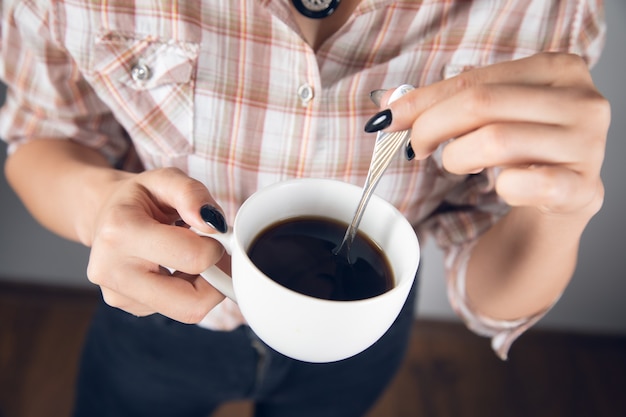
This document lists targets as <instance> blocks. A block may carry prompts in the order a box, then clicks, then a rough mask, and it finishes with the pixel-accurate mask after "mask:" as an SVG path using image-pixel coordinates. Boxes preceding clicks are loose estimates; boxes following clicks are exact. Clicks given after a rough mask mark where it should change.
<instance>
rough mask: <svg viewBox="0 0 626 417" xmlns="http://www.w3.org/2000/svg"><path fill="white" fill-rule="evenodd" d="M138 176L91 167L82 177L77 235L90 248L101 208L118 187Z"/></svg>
mask: <svg viewBox="0 0 626 417" xmlns="http://www.w3.org/2000/svg"><path fill="white" fill-rule="evenodd" d="M135 175H136V174H133V173H130V172H125V171H120V170H116V169H113V168H109V167H89V168H87V169H85V171H84V172H83V173H82V174H81V175H80V178H79V179H78V182H79V184H76V185H75V187H76V188H75V189H77V190H81V191H80V198H79V199H77V200H78V201H77V204H76V210H75V214H76V217H75V223H74V225H75V234H76V236H77V238H78V240H79V241H80V242H81V243H82V244H83V245H85V246H88V247H90V246H91V245H92V243H93V236H94V233H95V228H96V224H97V219H98V215H99V213H100V210H101V208H102V207H103V206H104V205H105V204H106V202H107V200H108V199H109V197H110V196H111V194H112V193H114V191H115V190H116V189H117V187H118V186H119V185H120V184H121V183H122V182H123V181H125V180H127V179H129V178H131V177H133V176H135Z"/></svg>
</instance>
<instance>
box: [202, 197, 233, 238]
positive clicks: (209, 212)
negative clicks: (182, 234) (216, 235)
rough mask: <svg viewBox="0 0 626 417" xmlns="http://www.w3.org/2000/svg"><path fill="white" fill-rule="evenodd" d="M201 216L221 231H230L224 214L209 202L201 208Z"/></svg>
mask: <svg viewBox="0 0 626 417" xmlns="http://www.w3.org/2000/svg"><path fill="white" fill-rule="evenodd" d="M200 217H202V220H204V222H205V223H206V224H208V225H209V226H211V227H212V228H214V229H215V230H217V231H218V232H220V233H226V232H227V231H228V224H226V219H225V218H224V215H223V214H222V213H221V212H220V211H219V210H218V209H216V208H215V207H213V206H210V205H208V204H206V205H204V206H202V207H201V208H200Z"/></svg>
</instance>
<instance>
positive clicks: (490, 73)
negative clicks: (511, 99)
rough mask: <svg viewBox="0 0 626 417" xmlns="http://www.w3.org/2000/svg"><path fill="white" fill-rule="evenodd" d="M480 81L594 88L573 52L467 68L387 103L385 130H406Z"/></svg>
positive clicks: (384, 99)
mask: <svg viewBox="0 0 626 417" xmlns="http://www.w3.org/2000/svg"><path fill="white" fill-rule="evenodd" d="M483 84H517V85H534V86H553V87H565V86H575V85H578V86H584V87H586V88H589V89H595V88H594V87H593V80H592V78H591V75H590V73H589V68H588V66H587V64H586V63H585V61H584V60H583V59H582V58H581V57H579V56H577V55H573V54H554V53H542V54H537V55H534V56H532V57H529V58H523V59H519V60H513V61H507V62H502V63H498V64H494V65H490V66H486V67H483V68H478V69H475V70H471V71H467V72H464V73H461V74H459V75H458V76H456V77H452V78H449V79H447V80H443V81H440V82H438V83H435V84H432V85H430V86H426V87H421V88H418V89H416V90H414V91H412V92H409V93H408V94H406V95H405V96H404V97H402V98H400V99H398V100H396V101H394V102H393V103H391V104H389V105H388V107H389V108H390V109H391V112H392V114H393V121H392V123H391V125H390V126H389V127H388V128H386V129H385V130H388V131H394V130H404V129H408V128H410V127H411V124H412V122H413V121H414V120H415V119H416V118H417V117H419V115H421V114H422V113H423V112H424V111H425V110H426V109H428V108H430V107H432V106H433V105H435V104H436V103H438V102H440V101H441V100H445V99H447V98H449V97H451V96H453V95H455V94H458V93H459V92H461V91H464V90H466V89H469V88H472V87H475V86H478V85H483ZM389 95H390V93H389V92H387V93H386V94H384V95H383V97H382V99H381V102H383V103H387V99H388V97H389Z"/></svg>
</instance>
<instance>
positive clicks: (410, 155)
mask: <svg viewBox="0 0 626 417" xmlns="http://www.w3.org/2000/svg"><path fill="white" fill-rule="evenodd" d="M405 151H406V154H405V156H406V160H407V161H412V160H413V159H415V151H414V150H413V146H412V145H411V142H409V143H408V144H407V145H406V149H405Z"/></svg>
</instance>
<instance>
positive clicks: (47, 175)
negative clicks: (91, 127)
mask: <svg viewBox="0 0 626 417" xmlns="http://www.w3.org/2000/svg"><path fill="white" fill-rule="evenodd" d="M5 173H6V177H7V180H8V182H9V184H10V185H11V187H12V188H13V189H14V190H15V192H16V193H17V194H18V196H19V197H20V199H21V200H22V202H23V203H24V205H25V206H26V208H27V209H28V210H29V211H30V213H31V214H32V215H33V217H34V218H36V219H37V220H38V221H39V222H40V223H41V224H42V225H43V226H44V227H46V228H48V229H49V230H51V231H52V232H54V233H56V234H58V235H60V236H63V237H65V238H67V239H70V240H74V241H78V242H81V243H83V244H85V245H88V246H89V245H90V244H91V238H92V236H91V233H92V231H91V226H92V223H93V218H94V216H95V213H96V212H97V207H99V204H100V203H101V200H102V198H103V195H104V194H105V193H106V192H107V190H108V185H109V184H111V183H113V182H115V181H116V180H118V179H120V178H123V177H124V176H126V175H128V174H126V173H124V172H122V171H118V170H114V169H112V168H111V167H110V165H109V164H108V161H107V160H106V159H105V158H104V157H103V156H102V155H101V154H100V153H99V152H97V151H95V150H92V149H90V148H87V147H85V146H82V145H79V144H77V143H74V142H71V141H66V140H46V139H41V140H34V141H31V142H29V143H27V144H25V145H22V146H20V147H19V148H18V149H17V150H16V151H15V152H14V153H13V154H12V155H11V156H10V157H9V158H8V159H7V161H6V165H5Z"/></svg>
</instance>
